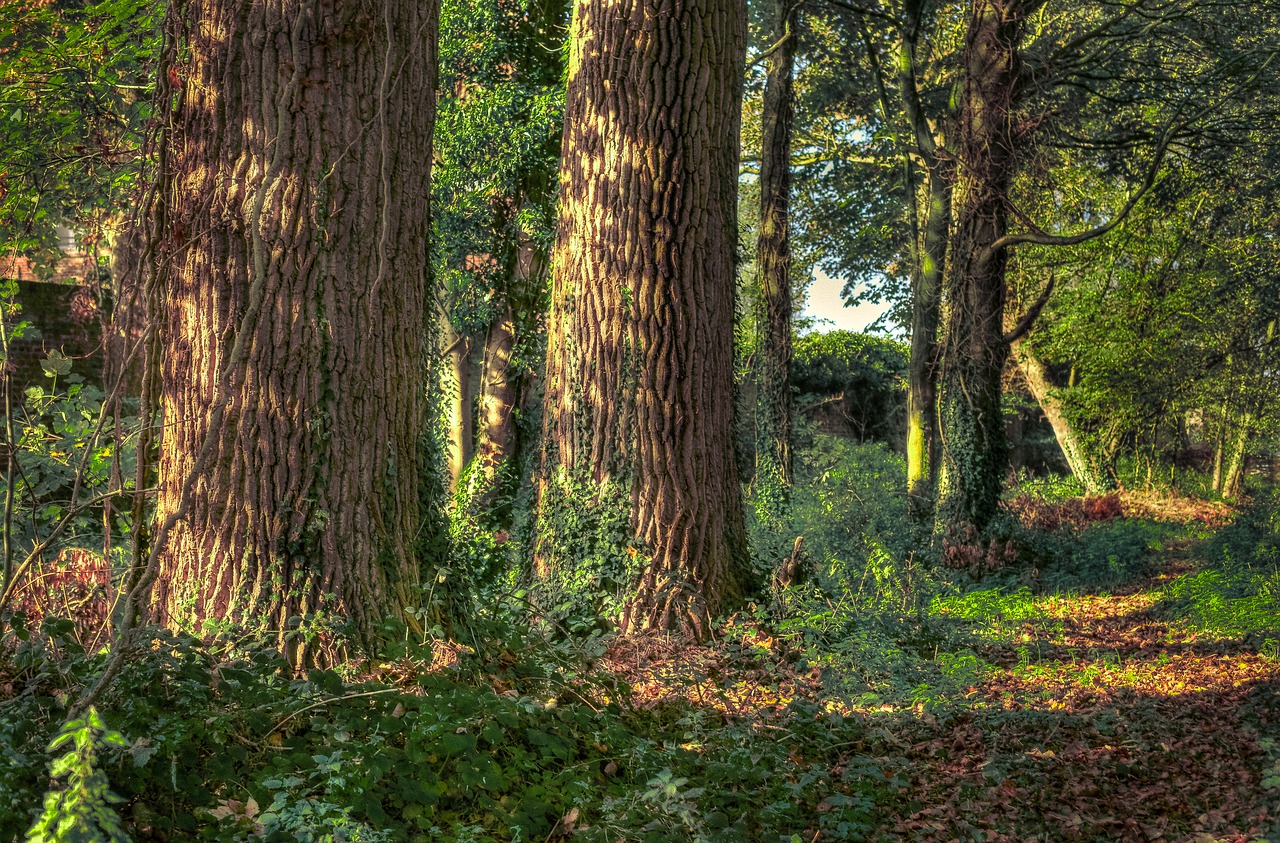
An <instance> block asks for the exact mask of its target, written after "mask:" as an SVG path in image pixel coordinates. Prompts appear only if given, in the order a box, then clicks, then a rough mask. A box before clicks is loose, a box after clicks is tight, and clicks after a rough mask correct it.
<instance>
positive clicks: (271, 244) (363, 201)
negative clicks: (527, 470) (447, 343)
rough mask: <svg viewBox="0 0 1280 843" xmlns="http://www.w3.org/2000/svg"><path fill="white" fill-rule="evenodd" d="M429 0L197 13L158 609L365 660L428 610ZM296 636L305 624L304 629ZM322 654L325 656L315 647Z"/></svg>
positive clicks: (176, 150)
mask: <svg viewBox="0 0 1280 843" xmlns="http://www.w3.org/2000/svg"><path fill="white" fill-rule="evenodd" d="M436 22H437V18H436V4H435V2H433V0H426V2H420V0H377V2H366V3H344V2H338V0H190V2H188V3H187V4H186V6H185V29H186V33H187V42H188V52H187V55H186V59H185V62H184V64H183V65H182V66H180V67H178V68H177V69H176V71H175V72H176V73H177V75H178V76H179V78H180V79H181V80H182V83H183V89H182V93H181V98H180V102H179V103H178V105H177V117H176V123H177V130H176V131H175V133H174V135H173V137H172V140H171V148H170V150H169V154H170V156H171V159H172V162H173V167H174V168H175V173H176V178H175V188H174V192H173V193H174V195H173V196H171V197H170V198H169V220H170V222H169V226H168V228H167V230H166V235H167V242H166V244H165V248H166V249H167V250H168V251H169V253H170V255H171V258H172V262H171V267H172V268H171V270H170V272H169V277H168V278H167V293H166V297H167V300H166V302H165V307H164V313H163V314H162V317H161V318H162V320H163V321H162V326H161V330H162V331H163V340H164V349H165V356H164V361H163V372H162V382H163V387H162V409H163V416H164V423H165V424H164V437H163V442H162V446H161V459H160V492H159V497H158V518H159V520H160V521H161V522H162V524H163V523H168V524H171V525H172V529H170V530H168V531H167V542H166V543H164V545H163V547H161V548H160V553H159V564H160V575H159V577H158V580H157V582H156V587H155V589H154V593H153V603H152V608H153V612H154V615H155V616H156V618H157V619H158V620H159V621H161V622H162V623H165V624H168V625H170V626H175V627H198V626H199V625H200V624H202V623H203V622H205V621H209V620H219V621H226V622H229V623H231V624H244V625H248V626H253V627H258V628H268V629H274V630H277V631H278V634H279V635H280V637H281V639H282V641H284V642H285V643H286V644H287V645H288V647H289V651H290V653H291V654H292V655H293V656H294V658H295V659H296V660H298V661H303V662H306V661H317V660H319V661H323V660H324V656H323V654H322V653H321V652H320V649H321V648H319V647H311V648H309V645H307V644H304V643H303V641H304V639H306V636H297V637H294V636H289V635H287V634H286V630H288V629H289V628H290V627H296V626H297V625H298V624H299V623H300V622H301V623H303V624H304V625H306V626H308V627H311V628H313V629H314V628H316V627H317V626H320V625H327V624H334V625H346V627H347V631H348V632H349V633H351V634H352V635H354V637H355V638H356V640H357V641H358V642H359V643H361V644H364V643H371V642H372V640H373V639H374V638H375V630H376V629H377V628H378V625H379V624H380V623H381V622H382V621H383V619H384V618H386V617H388V616H392V617H397V618H403V617H404V616H403V613H402V609H403V607H404V606H405V605H407V604H409V603H410V601H411V600H412V599H414V597H415V590H416V588H417V586H418V584H419V582H420V580H421V571H422V568H423V562H424V560H423V558H422V556H423V554H422V550H423V547H424V546H425V542H426V541H427V540H428V539H429V538H431V537H433V529H434V528H433V526H432V525H431V524H430V523H428V521H429V518H430V513H431V512H432V511H433V509H434V507H435V505H436V504H437V503H438V502H436V501H432V500H430V499H429V498H425V497H424V496H423V495H424V491H423V490H424V488H426V485H424V482H423V479H424V477H425V476H428V475H429V474H430V471H431V468H430V466H429V465H428V464H427V462H426V459H427V454H426V453H425V450H426V448H427V447H428V446H427V445H426V444H425V443H426V442H428V441H429V438H430V437H429V436H427V435H426V430H427V429H426V426H425V421H426V419H425V414H426V410H427V406H426V400H425V386H424V385H425V384H426V382H427V377H426V375H425V372H424V369H425V366H426V365H427V360H428V355H427V351H428V349H429V343H430V340H431V337H432V335H433V329H432V327H431V325H432V321H433V320H434V312H433V311H432V310H431V308H430V307H429V306H428V296H427V284H426V281H427V278H426V275H427V263H426V256H427V238H428V232H429V222H428V214H427V207H426V197H427V195H428V186H429V176H430V161H431V133H432V124H433V119H434V106H433V103H434V97H433V95H432V92H433V90H434V85H435V50H436V46H435V44H436ZM299 619H301V621H300V620H299ZM306 640H311V641H312V642H319V643H323V641H324V640H325V639H324V637H323V636H321V637H320V638H314V637H313V638H310V639H306Z"/></svg>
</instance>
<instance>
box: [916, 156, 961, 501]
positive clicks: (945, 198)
mask: <svg viewBox="0 0 1280 843" xmlns="http://www.w3.org/2000/svg"><path fill="white" fill-rule="evenodd" d="M928 178H929V185H928V196H929V205H928V210H927V213H926V215H925V228H924V242H923V244H922V245H921V246H920V247H919V248H920V254H919V259H918V260H917V261H916V264H917V265H916V266H915V267H914V269H913V272H912V277H911V356H910V359H909V363H908V375H907V380H908V390H907V502H908V508H909V509H910V512H911V515H912V517H913V518H915V519H917V521H919V520H921V519H925V518H927V516H928V513H929V512H931V511H932V508H933V492H934V484H935V482H936V480H937V470H938V459H937V456H938V455H937V453H936V451H937V447H936V443H937V424H936V419H937V414H938V405H937V389H938V325H939V322H940V319H941V313H942V279H943V269H944V267H945V266H946V260H947V238H948V236H949V234H950V227H951V184H950V182H949V181H948V180H947V178H946V176H945V175H944V174H943V173H942V171H941V167H940V166H939V165H937V164H936V163H935V164H934V165H933V166H931V167H929V176H928Z"/></svg>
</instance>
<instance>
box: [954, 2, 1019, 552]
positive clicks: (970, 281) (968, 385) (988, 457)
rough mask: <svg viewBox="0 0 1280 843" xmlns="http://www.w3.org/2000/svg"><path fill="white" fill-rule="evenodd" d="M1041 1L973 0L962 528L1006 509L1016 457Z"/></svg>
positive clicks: (963, 156) (959, 263)
mask: <svg viewBox="0 0 1280 843" xmlns="http://www.w3.org/2000/svg"><path fill="white" fill-rule="evenodd" d="M1032 5H1034V3H1031V2H1002V1H1001V0H984V2H978V3H974V4H973V8H972V11H971V17H970V20H969V28H968V31H967V33H966V36H965V52H964V71H963V75H962V78H961V81H960V83H959V86H958V87H959V90H958V91H957V92H956V97H957V98H958V99H959V119H958V126H957V132H958V138H957V141H958V143H957V150H958V154H957V161H956V165H957V172H956V184H955V188H954V190H953V193H952V199H953V202H954V205H955V228H954V234H953V237H952V244H953V246H952V252H951V261H950V264H949V265H948V267H947V272H946V299H947V326H946V339H945V348H944V351H943V363H942V371H941V382H940V390H941V391H940V395H939V401H940V412H939V416H940V418H941V425H942V431H941V432H942V451H943V466H942V477H941V483H940V500H939V514H940V515H941V517H942V520H943V522H944V523H945V524H946V525H947V527H948V528H950V529H952V530H957V529H963V528H964V527H965V526H966V525H968V526H969V527H971V528H973V529H976V530H977V531H978V532H979V533H981V532H982V531H984V530H985V529H986V527H987V525H988V524H989V523H990V521H991V518H992V517H993V516H994V515H995V514H996V511H997V509H998V507H999V503H1000V490H1001V485H1002V483H1003V481H1004V472H1005V467H1006V462H1007V459H1008V443H1007V441H1006V439H1005V433H1004V420H1003V416H1002V410H1001V400H1000V399H1001V389H1000V379H1001V374H1002V372H1003V370H1004V364H1005V361H1006V360H1007V359H1008V354H1009V346H1008V343H1007V342H1006V341H1005V339H1004V307H1005V277H1004V276H1005V264H1006V261H1007V254H1006V252H1005V250H1004V249H992V248H991V247H992V245H993V244H995V243H996V242H997V241H998V240H999V239H1000V238H1001V237H1002V236H1004V234H1005V233H1006V231H1007V229H1008V206H1009V203H1008V196H1009V187H1010V184H1011V182H1012V178H1013V174H1014V169H1015V167H1016V164H1017V150H1018V145H1019V140H1020V139H1019V137H1018V131H1019V130H1018V115H1017V113H1016V103H1017V95H1018V81H1019V80H1018V75H1019V58H1018V43H1019V40H1020V37H1021V34H1022V27H1023V24H1024V22H1025V16H1026V12H1027V7H1029V6H1032Z"/></svg>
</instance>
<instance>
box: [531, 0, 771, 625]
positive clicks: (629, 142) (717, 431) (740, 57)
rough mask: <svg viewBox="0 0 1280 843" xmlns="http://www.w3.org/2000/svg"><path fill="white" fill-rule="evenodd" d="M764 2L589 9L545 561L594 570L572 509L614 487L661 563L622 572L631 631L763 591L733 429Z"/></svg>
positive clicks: (546, 476) (581, 61)
mask: <svg viewBox="0 0 1280 843" xmlns="http://www.w3.org/2000/svg"><path fill="white" fill-rule="evenodd" d="M745 14H746V12H745V8H744V6H743V5H742V3H740V2H737V0H634V1H633V2H626V3H613V2H606V1H605V0H587V1H586V2H583V3H580V4H578V6H577V8H576V9H575V11H574V20H573V26H572V30H571V40H570V45H571V46H570V55H569V82H568V95H567V100H566V104H565V136H564V149H563V155H562V160H561V171H560V172H561V185H562V195H561V209H560V232H559V239H558V241H557V244H556V249H555V260H554V266H555V270H554V274H553V280H552V292H551V310H550V316H549V319H548V322H549V339H548V346H549V347H548V352H547V379H546V380H547V382H546V399H545V413H544V427H545V429H544V437H545V438H544V454H543V465H542V468H541V476H540V480H539V498H540V499H539V503H538V510H539V511H538V521H539V524H538V530H539V532H540V536H539V539H538V542H537V547H536V549H535V570H536V573H537V574H538V575H540V576H541V577H544V578H548V577H553V576H555V575H558V574H563V575H566V576H568V577H570V578H572V577H574V576H575V571H574V570H573V569H574V568H575V567H577V566H580V565H581V564H583V562H584V557H583V554H582V553H581V552H580V551H581V545H583V544H589V543H590V540H589V539H588V537H586V536H585V535H582V531H581V530H578V529H575V530H569V529H559V532H558V535H557V529H558V528H557V523H559V524H560V525H561V527H563V525H564V523H565V522H564V519H566V518H569V517H572V516H573V514H574V512H581V511H583V510H585V509H586V508H587V507H588V506H589V502H590V501H591V500H596V501H599V500H601V499H603V498H605V497H608V496H609V495H610V494H611V492H610V491H609V490H610V489H614V490H615V492H614V493H612V494H613V498H614V500H616V502H617V508H618V509H619V510H620V512H618V513H615V516H617V518H618V520H619V521H621V523H622V524H623V525H625V526H624V527H623V528H622V529H623V531H624V532H625V533H626V534H627V537H629V538H628V541H627V542H626V543H625V544H626V548H625V550H626V552H629V553H630V554H634V555H635V557H636V558H637V560H638V561H640V562H641V563H642V564H640V565H639V566H638V567H637V568H636V569H635V570H630V571H628V572H626V573H625V574H624V575H622V576H623V578H624V579H626V580H627V581H626V582H623V583H620V586H621V587H622V588H623V590H624V591H625V592H626V593H625V595H624V598H623V601H622V602H623V605H622V607H621V609H622V626H623V629H624V630H629V631H630V630H639V629H645V628H658V629H679V628H683V629H685V630H687V631H690V632H692V633H694V634H695V635H703V634H705V633H706V632H707V630H708V621H709V619H710V617H711V616H713V615H714V614H716V613H718V612H719V611H721V610H722V609H724V608H725V607H727V606H729V605H731V604H732V602H733V601H734V600H735V599H737V598H739V597H741V596H742V595H743V594H744V593H745V591H746V590H747V587H748V577H747V574H746V571H745V567H744V566H745V561H746V552H745V551H746V548H745V536H744V527H743V513H742V509H741V491H740V489H739V485H738V475H737V469H736V466H735V461H734V453H733V442H732V436H731V435H730V434H729V431H731V430H732V422H733V397H732V383H733V312H734V283H735V267H734V261H735V254H734V253H735V249H736V245H737V204H736V203H737V175H738V166H737V165H738V138H739V119H740V118H739V103H740V96H741V85H742V83H741V79H742V68H743V61H744V56H745V39H746V22H745ZM601 519H603V520H605V521H607V520H608V518H606V517H605V516H603V515H601V516H600V517H599V518H597V526H599V525H600V524H601ZM615 550H616V552H617V553H621V552H623V551H624V548H623V547H621V546H619V547H616V549H615Z"/></svg>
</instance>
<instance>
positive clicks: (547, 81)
mask: <svg viewBox="0 0 1280 843" xmlns="http://www.w3.org/2000/svg"><path fill="white" fill-rule="evenodd" d="M568 11H569V9H568V4H567V3H565V2H563V0H533V2H528V3H521V4H511V3H505V2H493V0H451V2H446V3H444V5H443V7H442V9H441V31H440V39H441V42H440V52H441V62H440V68H441V81H440V87H441V96H440V102H439V118H438V121H437V125H436V152H437V154H436V166H435V168H434V172H433V174H432V182H433V195H432V200H433V204H434V208H435V211H434V217H435V220H434V221H435V231H436V234H437V240H436V244H437V245H436V248H435V249H433V258H434V261H435V275H436V278H437V279H438V281H439V288H438V298H439V302H438V305H439V309H440V311H441V316H442V326H443V329H444V337H443V342H442V345H443V347H444V348H445V350H446V351H447V352H448V353H447V362H448V365H447V366H446V367H445V375H446V381H447V384H446V393H447V397H448V400H447V402H446V409H447V415H448V426H449V431H450V434H449V461H448V462H449V471H450V479H451V480H452V482H453V484H454V486H455V489H457V490H458V491H460V492H461V494H460V495H458V497H457V500H458V502H459V504H460V505H461V506H463V507H464V508H466V509H468V510H469V511H470V512H471V513H472V514H475V515H477V516H479V517H482V518H484V519H486V520H489V521H492V522H496V523H506V522H507V521H508V520H509V518H510V514H511V507H510V506H504V505H502V504H503V503H504V502H509V501H510V500H511V498H512V497H513V495H514V493H515V488H516V486H517V484H518V480H519V470H518V469H519V466H518V463H519V461H520V456H521V454H522V453H523V452H524V451H525V449H526V448H525V446H526V445H529V444H532V443H531V442H529V440H530V439H532V438H533V437H532V436H528V437H526V435H525V434H526V433H527V432H531V431H532V430H533V429H534V428H536V424H526V425H520V424H518V423H517V422H518V417H519V415H520V411H521V409H522V404H523V403H524V399H525V397H526V396H527V395H528V394H529V391H530V386H531V383H532V377H531V376H532V375H533V374H534V371H535V370H536V369H538V368H540V366H541V363H542V357H543V354H544V353H545V351H544V344H543V342H542V339H543V336H544V333H543V328H544V322H543V317H544V315H545V309H546V289H547V274H548V270H549V261H548V252H549V249H550V246H551V242H552V240H553V237H554V227H555V202H556V187H557V184H556V169H557V167H558V165H559V155H560V132H561V127H562V126H563V121H564V58H565V50H564V42H565V38H566V36H567V26H568ZM464 474H465V479H466V481H467V483H466V487H465V488H459V484H460V483H461V482H462V480H463V479H464Z"/></svg>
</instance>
